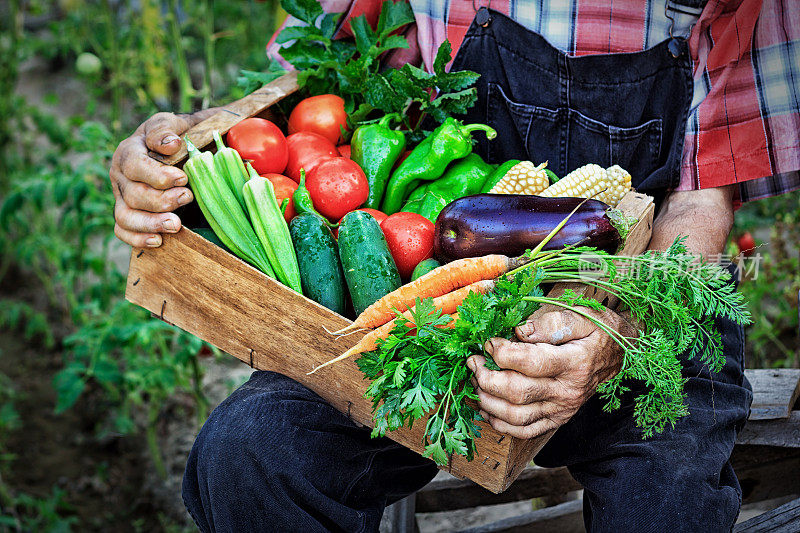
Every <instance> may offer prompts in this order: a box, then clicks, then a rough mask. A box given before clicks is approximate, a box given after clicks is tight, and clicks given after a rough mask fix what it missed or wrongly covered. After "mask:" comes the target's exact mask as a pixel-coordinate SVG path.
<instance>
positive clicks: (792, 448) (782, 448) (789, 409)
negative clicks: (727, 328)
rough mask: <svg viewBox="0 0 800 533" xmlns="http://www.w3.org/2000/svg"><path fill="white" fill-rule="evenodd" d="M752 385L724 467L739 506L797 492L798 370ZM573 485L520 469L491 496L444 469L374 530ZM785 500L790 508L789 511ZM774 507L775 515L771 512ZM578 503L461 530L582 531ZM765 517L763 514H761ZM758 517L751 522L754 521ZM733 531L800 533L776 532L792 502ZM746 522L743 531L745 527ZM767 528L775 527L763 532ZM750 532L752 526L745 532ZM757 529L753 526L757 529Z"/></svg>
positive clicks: (762, 376)
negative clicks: (736, 485)
mask: <svg viewBox="0 0 800 533" xmlns="http://www.w3.org/2000/svg"><path fill="white" fill-rule="evenodd" d="M745 374H746V376H747V378H748V380H749V381H750V383H751V385H752V387H753V405H752V407H751V411H750V417H749V418H748V422H747V425H745V427H744V429H743V430H742V432H741V433H740V434H739V437H738V439H737V441H736V446H735V448H734V451H733V455H732V456H731V463H732V464H733V467H734V470H735V471H736V474H737V476H738V478H739V482H740V484H741V486H742V493H743V495H742V497H743V503H745V504H746V503H754V502H761V501H765V500H769V499H773V498H779V497H783V496H789V495H800V410H798V407H800V406H796V403H797V399H798V395H799V394H800V369H756V370H747V371H746V372H745ZM580 489H581V486H580V484H578V482H577V481H575V480H574V479H573V478H572V476H571V475H570V474H569V472H568V471H567V469H566V468H563V467H562V468H541V467H538V466H534V465H530V466H528V467H527V468H526V469H525V470H524V471H523V472H522V474H520V476H519V478H518V479H517V480H516V481H515V482H514V484H512V485H511V487H509V488H508V489H507V490H506V491H505V492H502V493H500V494H492V493H491V492H489V491H487V490H486V489H483V488H482V487H480V486H478V485H476V484H475V483H473V482H471V481H469V480H462V479H458V478H456V477H454V476H452V475H450V474H448V473H446V472H439V474H438V475H437V476H436V477H435V478H434V479H433V481H431V482H430V483H429V484H428V485H427V486H425V487H423V488H422V490H420V491H419V492H417V493H416V494H415V495H412V496H409V497H408V498H406V499H404V500H402V501H400V502H398V503H396V504H394V505H392V506H390V507H389V508H388V509H387V511H386V513H387V514H388V516H387V518H388V520H385V521H384V525H386V527H384V528H383V529H382V531H384V532H385V533H413V532H414V531H415V530H416V518H415V513H431V512H437V513H438V512H448V511H455V510H459V509H466V508H471V507H477V506H486V505H497V504H502V503H509V502H517V501H523V500H529V499H532V498H540V497H550V498H552V497H564V496H566V495H567V493H569V492H572V491H576V490H580ZM791 503H793V504H794V505H793V506H792V505H791ZM779 510H780V511H779ZM582 511H583V505H582V502H581V501H580V500H573V501H567V502H564V503H560V504H557V505H554V506H552V507H546V508H544V509H540V510H535V511H534V510H532V511H530V512H527V513H524V514H521V515H518V516H512V517H509V518H504V519H502V520H497V521H495V522H492V523H489V524H485V525H483V526H480V527H476V528H472V529H465V530H463V531H464V532H466V531H469V532H471V533H477V532H483V533H490V532H491V533H494V532H500V531H504V532H512V531H530V530H532V529H533V528H534V527H535V530H536V531H537V532H549V531H553V532H556V531H557V532H570V531H583V516H582ZM767 515H769V516H767ZM762 516H763V517H765V518H764V519H763V520H761V521H758V520H757V519H761V518H762ZM762 516H758V517H756V518H753V519H751V520H748V521H747V522H744V523H742V524H740V525H739V526H737V530H736V531H748V532H750V531H784V530H785V531H800V525H797V524H795V525H794V526H793V527H794V529H780V528H781V527H783V525H782V524H788V523H790V522H787V521H788V520H790V519H794V520H795V521H798V520H800V501H795V502H790V504H786V505H783V506H781V507H779V508H778V509H775V510H774V511H770V512H768V513H765V514H764V515H762ZM746 524H751V525H748V526H747V528H750V529H747V528H745V526H746ZM772 525H774V526H775V529H764V528H766V527H772ZM753 528H755V529H753ZM758 528H761V529H758Z"/></svg>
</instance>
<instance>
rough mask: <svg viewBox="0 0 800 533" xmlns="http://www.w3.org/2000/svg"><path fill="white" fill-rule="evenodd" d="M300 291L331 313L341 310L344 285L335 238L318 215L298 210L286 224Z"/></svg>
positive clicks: (342, 312)
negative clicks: (300, 286) (301, 289)
mask: <svg viewBox="0 0 800 533" xmlns="http://www.w3.org/2000/svg"><path fill="white" fill-rule="evenodd" d="M289 233H290V235H291V236H292V243H293V244H294V251H295V254H296V255H297V266H298V267H299V268H300V283H301V285H302V287H303V294H305V295H306V296H307V297H309V298H311V299H312V300H314V301H315V302H317V303H319V304H321V305H324V306H325V307H327V308H328V309H330V310H331V311H333V312H335V313H339V314H340V315H341V314H344V312H345V296H346V294H345V285H344V283H345V282H344V274H343V273H342V265H341V263H340V262H339V254H338V253H337V251H336V241H335V240H334V238H333V235H332V234H331V230H330V228H328V225H327V224H326V223H325V221H324V220H322V217H320V216H319V215H315V214H314V213H302V214H299V215H297V216H296V217H294V218H293V219H292V222H291V223H290V224H289Z"/></svg>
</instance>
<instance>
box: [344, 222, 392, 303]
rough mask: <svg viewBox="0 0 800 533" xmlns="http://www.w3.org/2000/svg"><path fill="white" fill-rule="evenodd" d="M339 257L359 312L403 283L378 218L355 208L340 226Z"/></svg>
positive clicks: (351, 296) (351, 295)
mask: <svg viewBox="0 0 800 533" xmlns="http://www.w3.org/2000/svg"><path fill="white" fill-rule="evenodd" d="M339 257H340V258H341V260H342V268H343V269H344V279H345V280H347V287H348V289H349V290H350V298H351V299H352V300H353V307H354V308H355V311H356V315H360V314H361V312H362V311H364V309H366V308H367V307H369V306H370V305H372V304H373V303H374V302H375V301H376V300H378V299H380V298H383V297H384V296H386V295H387V294H389V293H390V292H392V291H393V290H395V289H397V288H398V287H400V285H402V283H401V281H400V274H399V273H398V271H397V265H395V263H394V259H392V254H391V252H389V246H388V245H387V244H386V237H384V236H383V231H381V227H380V225H379V224H378V221H377V220H375V218H374V217H373V216H372V215H370V214H369V213H365V212H364V211H351V212H350V213H347V214H346V215H345V216H344V219H343V220H342V224H341V226H339Z"/></svg>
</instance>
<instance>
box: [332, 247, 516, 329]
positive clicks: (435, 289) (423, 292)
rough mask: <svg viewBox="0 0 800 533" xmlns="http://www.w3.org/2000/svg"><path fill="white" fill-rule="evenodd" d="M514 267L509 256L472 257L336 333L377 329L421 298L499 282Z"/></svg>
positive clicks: (406, 287)
mask: <svg viewBox="0 0 800 533" xmlns="http://www.w3.org/2000/svg"><path fill="white" fill-rule="evenodd" d="M511 266H512V260H511V259H509V258H508V257H507V256H505V255H484V256H482V257H468V258H466V259H459V260H457V261H453V262H452V263H448V264H446V265H442V266H440V267H438V268H435V269H433V270H431V271H430V272H428V273H427V274H425V275H424V276H421V277H419V278H417V279H415V280H414V281H412V282H411V283H407V284H406V285H403V286H402V287H400V288H399V289H397V290H395V291H392V292H390V293H389V294H387V295H386V296H384V297H383V298H381V299H380V300H378V301H376V302H375V303H373V304H372V305H370V306H369V307H367V308H366V309H364V311H363V312H362V313H361V314H360V315H358V318H356V320H355V322H353V323H352V324H350V325H349V326H347V327H346V328H344V329H342V330H340V331H337V332H336V333H344V332H345V331H349V330H351V329H355V328H376V327H378V326H381V325H383V324H386V323H387V322H388V321H390V320H391V319H392V317H394V316H395V312H394V310H395V309H397V310H398V311H405V310H406V309H408V308H409V307H410V306H411V305H413V304H414V301H415V300H416V299H417V298H419V299H420V300H424V299H425V298H429V297H433V298H436V297H437V296H442V295H444V294H447V293H449V292H452V291H455V290H456V289H460V288H462V287H465V286H467V285H470V284H472V283H475V282H476V281H481V280H491V279H495V278H496V277H498V276H500V275H502V274H505V273H506V272H508V270H509V269H510V268H511ZM465 296H466V295H465ZM462 299H463V298H462Z"/></svg>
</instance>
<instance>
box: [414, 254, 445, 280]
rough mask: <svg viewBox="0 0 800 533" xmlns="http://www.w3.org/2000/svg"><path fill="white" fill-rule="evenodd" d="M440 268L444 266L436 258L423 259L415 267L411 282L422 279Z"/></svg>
mask: <svg viewBox="0 0 800 533" xmlns="http://www.w3.org/2000/svg"><path fill="white" fill-rule="evenodd" d="M440 266H442V264H441V263H440V262H439V261H437V260H436V259H434V258H430V259H423V260H422V261H420V262H419V263H418V264H417V266H415V267H414V271H413V272H412V273H411V281H414V280H415V279H417V278H421V277H422V276H424V275H425V274H427V273H428V272H430V271H431V270H433V269H434V268H437V267H440Z"/></svg>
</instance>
